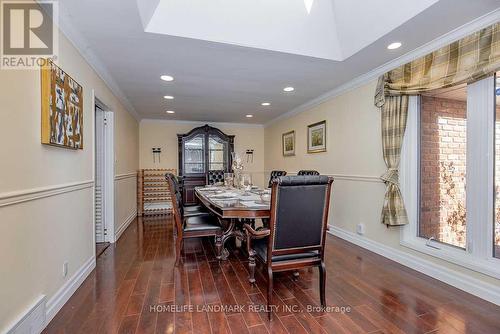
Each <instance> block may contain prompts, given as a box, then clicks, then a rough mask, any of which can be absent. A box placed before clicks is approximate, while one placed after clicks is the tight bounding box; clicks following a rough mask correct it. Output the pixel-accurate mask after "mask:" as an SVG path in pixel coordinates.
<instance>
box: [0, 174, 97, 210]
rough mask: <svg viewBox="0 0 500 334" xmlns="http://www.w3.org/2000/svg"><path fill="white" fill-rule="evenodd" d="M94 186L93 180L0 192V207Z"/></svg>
mask: <svg viewBox="0 0 500 334" xmlns="http://www.w3.org/2000/svg"><path fill="white" fill-rule="evenodd" d="M93 187H94V180H85V181H79V182H71V183H63V184H58V185H52V186H47V187H40V188H31V189H25V190H19V191H13V192H5V193H0V207H4V206H8V205H14V204H19V203H23V202H29V201H34V200H37V199H41V198H46V197H52V196H57V195H61V194H65V193H69V192H74V191H80V190H84V189H87V188H93Z"/></svg>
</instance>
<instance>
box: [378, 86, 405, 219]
mask: <svg viewBox="0 0 500 334" xmlns="http://www.w3.org/2000/svg"><path fill="white" fill-rule="evenodd" d="M381 116H382V150H383V153H384V161H385V164H386V166H387V172H386V173H385V174H384V175H382V176H381V179H382V180H383V181H384V183H385V184H386V186H387V189H386V192H385V199H384V206H383V208H382V215H381V222H382V224H385V225H387V226H389V225H391V226H396V225H405V224H408V217H407V215H406V209H405V205H404V202H403V197H402V196H401V191H400V189H399V158H400V156H401V146H402V144H403V137H404V134H405V129H406V119H407V118H408V117H407V116H408V95H399V96H389V97H387V98H386V101H385V104H384V105H383V107H382V115H381Z"/></svg>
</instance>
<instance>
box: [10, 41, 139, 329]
mask: <svg viewBox="0 0 500 334" xmlns="http://www.w3.org/2000/svg"><path fill="white" fill-rule="evenodd" d="M59 40H60V42H59V43H60V46H59V49H60V50H59V58H58V60H57V64H58V65H59V66H60V67H61V68H62V69H63V70H65V71H66V72H67V73H68V74H69V75H71V76H72V77H73V78H74V79H75V80H76V81H77V82H79V83H80V84H81V85H82V86H83V94H84V95H83V100H84V101H83V105H84V115H83V120H84V125H83V126H84V149H83V150H75V151H74V150H68V149H62V148H56V147H51V146H46V145H42V144H41V143H40V131H41V130H40V123H41V120H40V115H41V104H40V101H41V96H40V72H39V71H38V70H9V71H6V70H0V142H1V143H2V145H1V146H0V174H1V175H2V177H1V178H0V268H1V269H0V281H1V284H0V332H3V330H6V329H8V328H9V327H10V326H11V325H12V324H13V323H14V322H16V321H17V320H18V319H19V317H21V316H22V315H24V313H25V311H26V308H28V307H29V306H31V304H32V303H33V302H34V301H35V300H36V299H37V298H38V297H39V296H40V295H46V296H47V298H48V307H52V311H57V310H56V309H54V308H53V307H56V306H57V303H56V299H55V298H56V297H60V296H61V294H60V292H61V290H60V289H61V288H62V287H63V286H64V285H65V284H67V283H68V282H70V281H71V278H72V277H73V276H74V275H75V274H76V273H78V272H79V270H80V269H82V266H83V265H85V264H88V263H89V261H91V260H92V259H93V257H94V253H95V245H94V234H93V150H94V148H93V147H94V141H93V121H94V111H93V105H92V89H94V90H95V92H96V95H97V97H98V98H99V99H100V100H102V101H103V102H104V103H105V104H106V105H107V106H108V107H110V109H111V110H112V111H113V112H114V113H115V154H116V156H115V158H116V162H117V164H116V169H115V173H116V175H122V174H127V173H132V172H135V171H136V170H137V168H138V141H139V135H138V133H139V130H138V128H139V126H138V123H137V121H136V120H135V119H134V118H133V117H132V116H131V115H130V114H129V113H128V112H127V111H126V110H125V109H124V107H123V106H122V105H121V104H120V102H119V101H118V99H117V98H116V97H115V96H114V95H113V94H112V92H111V91H110V90H109V89H108V87H107V86H106V85H105V83H104V82H103V81H102V80H101V79H100V78H99V76H98V75H97V74H96V73H95V72H94V71H93V70H92V68H91V67H90V66H89V65H88V64H87V63H86V62H85V60H84V59H83V58H82V57H81V55H80V54H79V53H78V52H77V50H76V49H75V48H74V47H73V45H72V44H71V43H70V42H69V41H68V40H67V39H66V38H65V37H64V36H63V35H60V39H59ZM131 179H133V180H132V181H131ZM134 180H135V178H134V177H130V178H118V179H117V180H116V181H115V187H116V189H117V194H116V196H115V199H116V204H115V208H116V213H115V217H116V219H117V221H116V225H118V224H121V223H122V220H123V219H124V217H128V216H129V215H131V214H132V213H133V212H135V210H136V200H135V196H136V190H135V189H136V188H135V181H134ZM64 261H67V262H68V264H69V268H68V269H69V272H68V275H67V277H63V276H62V268H63V262H64Z"/></svg>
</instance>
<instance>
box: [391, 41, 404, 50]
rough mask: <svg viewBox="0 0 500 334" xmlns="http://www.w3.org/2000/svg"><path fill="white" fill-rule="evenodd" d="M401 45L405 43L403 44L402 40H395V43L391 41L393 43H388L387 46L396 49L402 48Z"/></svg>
mask: <svg viewBox="0 0 500 334" xmlns="http://www.w3.org/2000/svg"><path fill="white" fill-rule="evenodd" d="M401 45H403V44H401V42H394V43H391V44H389V45H387V48H388V49H389V50H395V49H398V48H400V47H401Z"/></svg>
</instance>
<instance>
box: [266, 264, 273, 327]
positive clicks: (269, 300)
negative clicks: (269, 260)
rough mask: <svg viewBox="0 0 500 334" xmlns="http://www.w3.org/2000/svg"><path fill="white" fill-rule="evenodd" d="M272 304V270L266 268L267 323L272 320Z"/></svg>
mask: <svg viewBox="0 0 500 334" xmlns="http://www.w3.org/2000/svg"><path fill="white" fill-rule="evenodd" d="M272 304H273V270H272V269H271V267H268V268H267V316H268V317H269V321H271V320H272V316H273V312H272V311H271V305H272Z"/></svg>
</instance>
